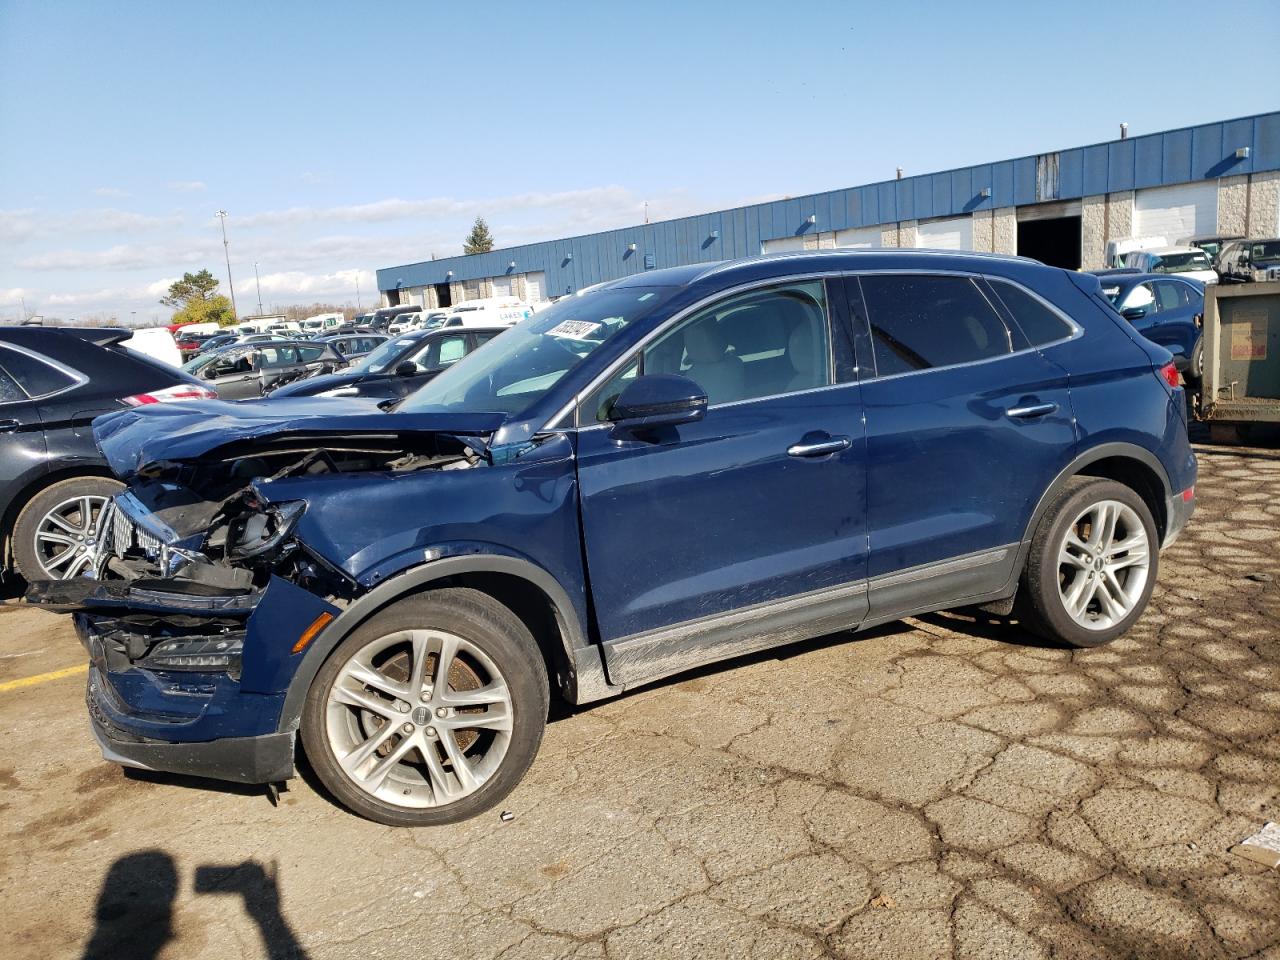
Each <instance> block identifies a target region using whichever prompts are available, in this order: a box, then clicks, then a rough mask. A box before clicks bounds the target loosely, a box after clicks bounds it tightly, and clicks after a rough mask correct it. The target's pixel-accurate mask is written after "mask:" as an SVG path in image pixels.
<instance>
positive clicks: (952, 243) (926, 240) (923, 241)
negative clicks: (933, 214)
mask: <svg viewBox="0 0 1280 960" xmlns="http://www.w3.org/2000/svg"><path fill="white" fill-rule="evenodd" d="M916 246H917V247H926V248H928V249H930V250H972V249H973V217H946V218H944V219H941V220H921V221H920V223H919V224H918V225H917V226H916Z"/></svg>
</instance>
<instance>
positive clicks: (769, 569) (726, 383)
mask: <svg viewBox="0 0 1280 960" xmlns="http://www.w3.org/2000/svg"><path fill="white" fill-rule="evenodd" d="M836 287H837V288H838V287H839V284H838V282H837V284H836ZM831 299H832V298H831V297H829V296H828V290H827V284H826V283H825V282H824V281H822V280H809V281H797V282H792V283H781V284H779V285H777V286H770V287H767V288H763V289H757V290H753V291H751V292H748V293H744V294H739V295H736V296H730V297H728V298H726V299H725V300H723V301H721V302H720V303H718V304H716V305H713V306H711V307H709V308H706V309H704V310H701V311H699V312H698V313H696V314H694V315H693V316H691V317H689V318H688V319H686V320H684V321H681V322H680V323H679V324H678V325H677V326H675V327H674V328H673V329H671V330H669V331H667V332H665V333H663V334H662V335H660V336H659V337H658V338H657V339H656V340H655V341H653V342H652V343H651V344H650V345H649V346H647V347H646V348H645V349H644V350H643V351H642V353H641V354H640V355H638V356H637V357H636V358H633V360H632V361H631V362H630V363H629V364H627V365H626V366H625V367H624V369H623V370H622V372H621V373H619V374H618V375H617V376H615V378H614V379H613V380H612V381H610V382H609V383H607V384H606V385H605V386H604V387H603V388H601V389H600V390H598V391H596V392H595V393H594V394H593V395H592V396H590V397H588V399H587V400H586V401H584V402H583V404H582V408H581V409H580V410H579V421H578V422H579V424H580V429H579V431H578V434H577V455H578V480H579V486H580V496H581V504H582V524H583V536H584V540H585V545H586V559H587V569H588V575H589V578H590V584H591V592H592V596H593V598H594V605H595V613H596V619H597V623H598V624H599V628H600V633H601V639H602V640H603V641H604V649H605V657H606V662H607V664H608V667H609V672H610V677H611V678H612V679H613V680H614V682H621V683H635V682H640V681H641V680H644V679H651V678H653V677H656V676H661V675H664V674H669V673H673V672H676V671H678V670H681V669H685V668H687V667H689V666H693V665H695V664H697V663H700V662H705V661H708V660H713V659H718V658H720V657H724V656H730V655H733V654H735V653H741V652H747V651H750V650H752V649H758V648H762V647H764V646H769V645H772V644H774V643H778V642H784V641H786V640H790V639H797V638H800V637H804V636H813V635H815V634H816V633H822V632H828V631H831V630H835V629H840V628H844V627H848V626H852V625H855V624H857V623H858V622H860V621H861V619H862V617H863V615H864V613H865V609H866V598H865V583H864V579H865V575H866V518H865V514H864V503H865V496H866V491H865V486H864V471H865V462H864V456H863V436H862V411H861V407H860V404H859V397H858V394H859V387H858V385H857V383H855V382H853V380H854V375H853V372H852V364H851V362H850V356H851V350H850V347H849V338H848V334H847V329H846V327H845V324H846V323H847V318H846V317H845V316H843V315H842V314H843V313H844V311H843V308H842V307H841V308H838V309H837V310H835V311H831V310H829V309H828V307H829V303H830V301H831ZM835 300H836V302H837V303H838V304H841V305H843V303H844V300H843V293H842V291H840V290H839V289H837V291H836V297H835ZM833 312H834V314H835V325H836V333H835V336H834V337H833V335H832V326H833V324H832V314H833ZM655 373H680V374H682V375H684V376H687V377H689V378H690V379H692V380H693V381H695V382H696V383H698V384H699V385H700V386H701V387H702V388H703V390H704V391H705V392H706V393H707V396H708V399H709V401H710V406H709V408H708V410H707V413H706V416H705V417H704V419H702V420H701V421H698V422H695V423H690V424H684V425H681V426H678V427H667V428H662V429H659V430H655V431H651V432H648V433H641V434H632V433H629V432H625V431H622V430H621V429H620V428H616V427H613V426H611V425H610V424H609V422H608V413H609V408H610V404H611V403H612V401H613V399H615V398H616V396H617V394H618V393H620V392H621V390H622V388H623V387H624V386H625V384H626V383H627V382H628V381H629V380H630V378H632V377H635V376H643V375H645V374H655ZM802 596H803V599H802V600H800V601H797V600H796V598H798V597H802Z"/></svg>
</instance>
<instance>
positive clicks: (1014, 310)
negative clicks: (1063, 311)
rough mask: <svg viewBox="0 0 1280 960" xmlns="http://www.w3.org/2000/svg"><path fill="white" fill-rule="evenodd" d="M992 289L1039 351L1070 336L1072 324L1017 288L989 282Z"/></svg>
mask: <svg viewBox="0 0 1280 960" xmlns="http://www.w3.org/2000/svg"><path fill="white" fill-rule="evenodd" d="M991 287H992V289H994V290H995V292H996V296H998V297H999V298H1000V301H1001V302H1002V303H1003V304H1004V305H1005V309H1007V310H1008V311H1009V313H1010V314H1011V315H1012V316H1013V320H1014V323H1016V324H1017V325H1018V326H1019V327H1020V328H1021V330H1022V332H1023V334H1024V335H1025V336H1026V338H1027V340H1028V341H1029V342H1030V343H1031V345H1032V346H1034V347H1042V346H1044V345H1045V344H1048V343H1055V342H1056V341H1058V340H1065V339H1066V338H1067V337H1069V336H1071V334H1072V332H1073V331H1072V329H1071V324H1069V323H1067V321H1066V320H1064V319H1062V317H1060V316H1058V314H1057V313H1055V312H1054V311H1053V310H1051V309H1049V307H1047V306H1045V304H1044V303H1042V302H1041V301H1040V300H1039V299H1037V298H1036V297H1034V296H1032V295H1031V294H1029V293H1027V291H1026V290H1023V289H1022V288H1021V287H1019V286H1018V285H1017V284H1013V283H1006V282H1005V281H1003V280H992V281H991Z"/></svg>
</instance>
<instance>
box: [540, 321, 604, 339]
mask: <svg viewBox="0 0 1280 960" xmlns="http://www.w3.org/2000/svg"><path fill="white" fill-rule="evenodd" d="M599 329H600V324H598V323H597V322H596V321H594V320H562V321H561V322H560V323H557V324H556V325H555V326H554V327H552V328H551V329H550V330H548V331H547V335H548V336H551V337H568V338H569V339H570V340H589V339H592V336H591V335H592V334H593V333H595V332H596V331H597V330H599Z"/></svg>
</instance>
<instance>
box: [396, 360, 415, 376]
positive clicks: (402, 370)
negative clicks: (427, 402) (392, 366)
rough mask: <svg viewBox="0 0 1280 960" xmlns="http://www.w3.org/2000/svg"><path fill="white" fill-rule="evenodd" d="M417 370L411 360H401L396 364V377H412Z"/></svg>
mask: <svg viewBox="0 0 1280 960" xmlns="http://www.w3.org/2000/svg"><path fill="white" fill-rule="evenodd" d="M417 372H418V365H417V364H416V363H414V362H413V361H412V360H401V361H400V362H399V363H397V364H396V376H397V377H412V376H413V375H414V374H416V373H417Z"/></svg>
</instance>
